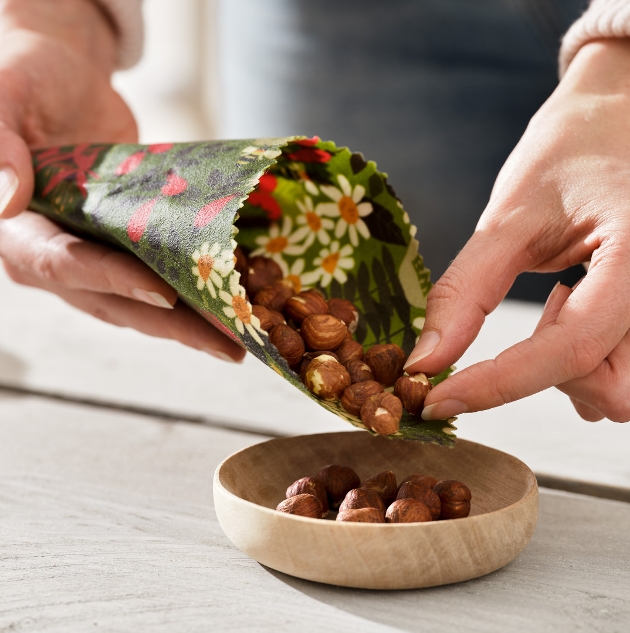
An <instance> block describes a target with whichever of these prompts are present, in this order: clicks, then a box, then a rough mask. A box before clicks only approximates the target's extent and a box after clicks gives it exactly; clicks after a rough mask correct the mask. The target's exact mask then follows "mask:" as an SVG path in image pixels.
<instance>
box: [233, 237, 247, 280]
mask: <svg viewBox="0 0 630 633" xmlns="http://www.w3.org/2000/svg"><path fill="white" fill-rule="evenodd" d="M234 270H235V271H236V272H237V273H240V275H241V280H240V281H241V284H242V285H245V283H244V282H245V278H244V277H243V273H244V272H245V271H246V270H247V255H245V251H243V249H242V248H241V247H240V246H237V247H236V248H235V249H234Z"/></svg>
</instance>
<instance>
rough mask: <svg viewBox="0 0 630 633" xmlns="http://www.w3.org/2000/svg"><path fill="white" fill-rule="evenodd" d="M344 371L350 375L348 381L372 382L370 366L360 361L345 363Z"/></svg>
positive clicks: (372, 376)
mask: <svg viewBox="0 0 630 633" xmlns="http://www.w3.org/2000/svg"><path fill="white" fill-rule="evenodd" d="M346 369H347V370H348V373H349V374H350V380H352V382H353V383H355V382H364V381H366V380H374V374H373V373H372V370H371V369H370V366H369V365H367V364H366V363H365V361H362V360H350V361H348V362H347V363H346Z"/></svg>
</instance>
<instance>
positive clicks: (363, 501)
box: [339, 488, 385, 514]
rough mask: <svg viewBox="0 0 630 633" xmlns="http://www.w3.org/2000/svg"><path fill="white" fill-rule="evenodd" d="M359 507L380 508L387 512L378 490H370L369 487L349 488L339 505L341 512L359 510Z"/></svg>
mask: <svg viewBox="0 0 630 633" xmlns="http://www.w3.org/2000/svg"><path fill="white" fill-rule="evenodd" d="M359 508H378V509H379V510H380V511H381V512H382V513H383V514H385V504H384V503H383V499H382V498H381V495H379V494H378V492H376V490H369V489H367V488H354V489H353V490H349V491H348V494H346V496H345V497H344V499H343V501H342V502H341V505H340V506H339V512H344V511H345V510H358V509H359Z"/></svg>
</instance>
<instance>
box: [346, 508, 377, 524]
mask: <svg viewBox="0 0 630 633" xmlns="http://www.w3.org/2000/svg"><path fill="white" fill-rule="evenodd" d="M336 520H337V521H351V522H353V523H385V515H384V514H383V513H382V512H381V511H380V510H379V509H378V508H357V509H356V510H344V511H343V512H340V513H339V514H338V515H337V519H336Z"/></svg>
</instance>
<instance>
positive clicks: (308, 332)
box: [300, 314, 348, 351]
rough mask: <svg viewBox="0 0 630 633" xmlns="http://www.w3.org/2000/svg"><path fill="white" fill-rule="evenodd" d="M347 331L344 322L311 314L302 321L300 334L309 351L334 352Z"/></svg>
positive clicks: (324, 315)
mask: <svg viewBox="0 0 630 633" xmlns="http://www.w3.org/2000/svg"><path fill="white" fill-rule="evenodd" d="M347 331H348V329H347V328H346V326H345V324H344V322H343V321H340V320H339V319H338V318H336V317H334V316H331V315H330V314H311V315H310V316H307V317H306V318H305V319H304V321H302V328H301V329H300V334H301V335H302V338H303V339H304V342H305V343H306V347H307V348H308V349H309V350H312V351H317V350H324V349H330V350H333V351H334V350H335V349H337V347H339V346H340V345H341V344H342V343H343V341H344V339H345V337H346V332H347Z"/></svg>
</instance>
